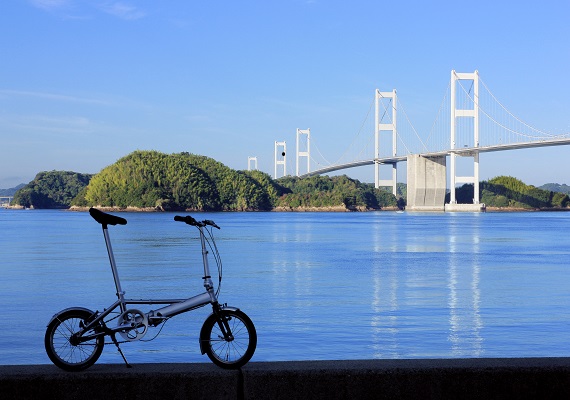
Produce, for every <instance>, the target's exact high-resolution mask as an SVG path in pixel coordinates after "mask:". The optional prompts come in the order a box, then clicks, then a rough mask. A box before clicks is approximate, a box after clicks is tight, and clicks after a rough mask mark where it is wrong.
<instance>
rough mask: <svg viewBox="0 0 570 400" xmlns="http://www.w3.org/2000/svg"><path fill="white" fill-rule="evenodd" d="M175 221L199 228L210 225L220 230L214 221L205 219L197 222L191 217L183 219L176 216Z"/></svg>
mask: <svg viewBox="0 0 570 400" xmlns="http://www.w3.org/2000/svg"><path fill="white" fill-rule="evenodd" d="M174 220H175V221H177V222H184V223H186V224H188V225H192V226H197V227H204V226H206V225H210V226H213V227H214V228H217V229H220V227H219V226H218V225H216V223H215V222H214V221H211V220H209V219H205V220H204V221H196V220H195V219H194V218H192V217H191V216H190V215H187V216H185V217H181V216H180V215H176V216H175V217H174Z"/></svg>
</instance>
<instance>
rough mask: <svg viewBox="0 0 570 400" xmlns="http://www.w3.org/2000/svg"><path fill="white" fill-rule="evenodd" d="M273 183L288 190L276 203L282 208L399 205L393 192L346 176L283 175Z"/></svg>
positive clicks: (373, 207) (378, 207)
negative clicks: (302, 177) (301, 176)
mask: <svg viewBox="0 0 570 400" xmlns="http://www.w3.org/2000/svg"><path fill="white" fill-rule="evenodd" d="M277 182H278V183H279V185H281V186H283V187H285V188H287V189H289V190H290V191H291V192H290V193H287V194H284V195H283V196H282V197H281V198H280V199H279V201H278V203H277V205H278V206H279V207H284V208H291V209H296V208H299V207H339V206H340V207H345V208H347V209H366V210H379V209H381V208H383V207H396V206H398V205H400V206H403V203H398V200H397V199H396V197H395V196H394V195H393V194H391V193H388V192H386V191H383V190H378V189H375V188H374V185H372V184H367V183H362V182H360V181H358V180H355V179H351V178H349V177H347V176H346V175H342V176H334V177H328V176H312V177H309V178H304V179H300V178H297V177H291V176H287V177H283V178H280V179H278V180H277ZM401 201H402V200H401ZM401 201H400V202H401Z"/></svg>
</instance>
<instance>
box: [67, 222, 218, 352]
mask: <svg viewBox="0 0 570 400" xmlns="http://www.w3.org/2000/svg"><path fill="white" fill-rule="evenodd" d="M102 226H103V236H104V238H105V245H106V247H107V254H108V255H109V262H110V264H111V272H112V273H113V279H114V281H115V288H116V290H117V293H116V294H117V301H115V302H114V303H113V304H111V305H110V306H109V307H108V308H106V309H105V310H104V311H103V312H101V313H98V311H96V312H95V315H96V316H95V318H94V319H93V320H91V321H89V323H88V324H87V325H85V326H84V327H83V329H81V331H80V332H78V341H79V342H85V341H89V340H92V339H93V338H94V337H96V336H100V335H106V334H111V333H115V332H121V331H125V330H127V329H132V325H131V324H124V325H119V326H116V327H114V328H108V329H107V330H106V331H104V332H101V333H97V334H94V335H83V333H85V332H87V331H89V330H90V329H92V328H93V327H95V326H96V325H98V324H99V323H100V322H102V321H103V319H104V318H105V317H107V316H108V315H109V314H111V313H112V312H114V311H115V310H116V309H117V307H119V308H120V310H121V313H124V312H125V311H127V309H128V308H127V305H137V304H144V305H154V304H168V305H167V306H165V307H162V308H159V309H157V310H152V311H149V312H148V313H146V314H145V315H146V317H147V319H148V320H149V323H150V324H151V325H157V324H159V323H160V322H162V321H164V320H165V319H167V318H170V317H173V316H175V315H178V314H181V313H184V312H187V311H190V310H193V309H196V308H199V307H202V306H205V305H206V304H212V305H213V307H214V313H217V311H218V310H219V304H218V299H217V297H216V293H215V292H214V284H213V282H212V278H211V275H210V266H209V262H208V250H207V248H206V238H205V236H204V231H203V229H204V227H202V226H197V228H198V231H199V232H200V246H201V248H202V263H203V266H204V277H203V278H202V279H204V287H205V288H206V292H204V293H201V294H198V295H196V296H193V297H190V298H188V299H146V300H145V299H138V300H135V299H126V298H125V292H124V291H123V289H122V287H121V281H120V278H119V272H118V270H117V264H116V262H115V255H114V253H113V247H112V245H111V238H110V236H109V230H108V228H107V225H106V224H103V225H102ZM137 322H140V321H137ZM223 330H224V331H225V329H223Z"/></svg>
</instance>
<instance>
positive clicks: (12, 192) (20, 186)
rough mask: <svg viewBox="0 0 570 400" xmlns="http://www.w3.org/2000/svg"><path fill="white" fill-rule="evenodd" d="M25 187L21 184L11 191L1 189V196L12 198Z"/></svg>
mask: <svg viewBox="0 0 570 400" xmlns="http://www.w3.org/2000/svg"><path fill="white" fill-rule="evenodd" d="M24 186H26V184H25V183H20V184H19V185H18V186H16V187H13V188H10V189H0V196H10V197H12V196H14V193H16V192H17V191H18V190H20V189H21V188H23V187H24Z"/></svg>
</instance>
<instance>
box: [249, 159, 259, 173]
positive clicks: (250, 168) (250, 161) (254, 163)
mask: <svg viewBox="0 0 570 400" xmlns="http://www.w3.org/2000/svg"><path fill="white" fill-rule="evenodd" d="M252 163H253V168H252V167H251V165H252ZM252 169H253V170H256V169H257V157H247V170H248V171H251V170H252Z"/></svg>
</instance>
